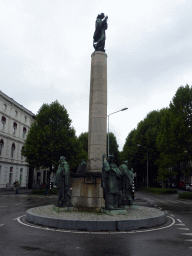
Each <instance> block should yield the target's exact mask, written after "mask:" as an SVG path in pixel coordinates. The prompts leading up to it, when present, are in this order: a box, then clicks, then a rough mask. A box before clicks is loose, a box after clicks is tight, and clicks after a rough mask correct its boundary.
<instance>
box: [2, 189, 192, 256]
mask: <svg viewBox="0 0 192 256" xmlns="http://www.w3.org/2000/svg"><path fill="white" fill-rule="evenodd" d="M136 198H137V199H138V200H136V201H137V202H138V204H139V205H147V206H149V207H158V208H162V209H163V210H167V211H168V216H169V217H168V223H167V224H166V225H164V226H162V227H158V228H153V229H149V230H138V231H133V232H121V233H120V232H105V233H103V232H98V233H94V232H75V231H74V232H72V231H66V230H56V229H49V228H45V227H40V226H35V225H33V224H30V223H27V222H26V221H25V216H24V215H25V212H26V210H27V209H29V208H32V207H35V206H40V205H47V204H53V203H55V202H56V200H57V199H56V196H31V195H26V194H20V195H3V194H0V256H7V255H9V256H12V255H13V256H17V255H18V256H23V255H27V256H28V255H29V256H31V255H34V256H39V255H40V256H44V255H45V256H47V255H54V256H55V255H78V256H81V255H82V256H86V255H90V256H95V255H102V256H103V255H105V256H107V255H130V256H140V255H141V256H162V255H163V256H172V255H174V256H181V255H192V216H191V210H192V201H189V200H177V199H176V197H175V196H164V197H162V196H155V195H152V194H149V193H143V192H142V193H141V192H137V193H136ZM154 205H155V206H154Z"/></svg>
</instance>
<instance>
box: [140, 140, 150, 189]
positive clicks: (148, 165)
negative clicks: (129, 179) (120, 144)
mask: <svg viewBox="0 0 192 256" xmlns="http://www.w3.org/2000/svg"><path fill="white" fill-rule="evenodd" d="M137 146H138V147H142V148H145V149H147V188H148V166H149V163H148V151H149V150H148V148H147V147H144V146H141V145H140V144H137Z"/></svg>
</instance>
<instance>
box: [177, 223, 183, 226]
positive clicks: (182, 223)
mask: <svg viewBox="0 0 192 256" xmlns="http://www.w3.org/2000/svg"><path fill="white" fill-rule="evenodd" d="M175 225H178V226H185V224H183V223H181V224H175Z"/></svg>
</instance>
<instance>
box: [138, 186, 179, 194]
mask: <svg viewBox="0 0 192 256" xmlns="http://www.w3.org/2000/svg"><path fill="white" fill-rule="evenodd" d="M141 190H144V191H147V192H151V193H154V194H156V195H165V194H176V193H177V189H172V188H147V187H142V188H141Z"/></svg>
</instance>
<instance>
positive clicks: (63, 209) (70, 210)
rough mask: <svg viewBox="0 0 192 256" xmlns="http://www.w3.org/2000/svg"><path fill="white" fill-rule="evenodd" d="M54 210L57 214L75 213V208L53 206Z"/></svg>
mask: <svg viewBox="0 0 192 256" xmlns="http://www.w3.org/2000/svg"><path fill="white" fill-rule="evenodd" d="M53 210H54V211H56V212H73V210H74V207H59V206H56V205H53Z"/></svg>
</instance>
